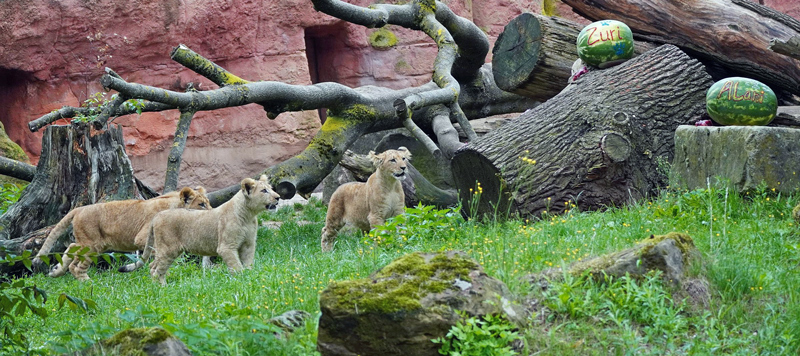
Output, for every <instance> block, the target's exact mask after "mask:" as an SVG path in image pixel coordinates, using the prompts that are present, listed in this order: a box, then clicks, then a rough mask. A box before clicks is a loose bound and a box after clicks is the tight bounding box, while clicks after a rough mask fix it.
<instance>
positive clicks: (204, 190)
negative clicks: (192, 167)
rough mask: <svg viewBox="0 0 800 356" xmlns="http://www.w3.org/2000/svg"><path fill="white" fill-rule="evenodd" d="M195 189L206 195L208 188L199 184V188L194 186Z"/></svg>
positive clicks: (198, 192)
mask: <svg viewBox="0 0 800 356" xmlns="http://www.w3.org/2000/svg"><path fill="white" fill-rule="evenodd" d="M194 190H195V191H196V192H197V194H200V195H206V188H203V187H202V186H199V185H198V186H197V188H194Z"/></svg>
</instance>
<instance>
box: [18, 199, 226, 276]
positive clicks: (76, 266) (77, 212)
mask: <svg viewBox="0 0 800 356" xmlns="http://www.w3.org/2000/svg"><path fill="white" fill-rule="evenodd" d="M176 208H188V209H211V203H210V202H209V201H208V198H207V197H206V190H205V189H204V188H203V187H198V188H197V190H194V189H192V188H189V187H186V188H183V189H181V191H180V192H169V193H167V194H164V195H162V196H158V197H155V198H152V199H147V200H139V199H130V200H116V201H110V202H105V203H97V204H91V205H85V206H81V207H77V208H75V209H72V211H70V212H69V213H68V214H67V215H66V216H64V217H63V218H62V219H61V221H59V222H58V224H56V226H55V227H54V228H53V230H52V231H50V234H49V235H47V239H46V240H45V241H44V244H42V248H41V249H39V253H38V254H37V255H36V258H35V259H34V261H33V263H34V264H36V265H41V263H42V260H41V257H42V256H44V255H47V254H49V253H50V250H51V249H52V248H53V245H55V243H56V241H58V239H59V237H61V236H62V235H63V234H64V233H66V232H67V229H68V228H69V226H70V224H71V225H72V234H73V235H74V236H75V242H74V243H73V244H70V245H69V247H67V251H69V250H71V249H73V248H74V247H75V246H78V247H80V248H85V247H88V248H89V251H88V253H101V252H105V251H111V250H113V251H121V252H133V251H136V250H141V249H142V248H143V247H144V243H146V242H147V231H148V230H149V229H147V228H145V227H146V226H149V223H150V220H152V219H153V216H154V215H156V213H158V212H160V211H163V210H167V209H176ZM181 210H183V209H181ZM140 234H141V235H142V236H139V235H140ZM137 242H140V243H137ZM61 262H62V263H60V264H58V265H57V266H56V268H55V269H53V270H52V271H51V272H50V277H59V276H63V275H64V274H65V273H66V272H67V269H69V271H70V272H71V273H72V275H73V276H75V278H77V279H78V280H81V281H85V280H88V279H89V276H88V275H87V274H86V271H87V270H88V269H89V267H90V266H91V264H92V261H91V259H89V258H84V259H73V256H69V255H68V254H64V255H63V256H62V260H61Z"/></svg>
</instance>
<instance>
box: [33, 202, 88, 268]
mask: <svg viewBox="0 0 800 356" xmlns="http://www.w3.org/2000/svg"><path fill="white" fill-rule="evenodd" d="M79 210H80V208H75V209H72V211H70V212H69V213H67V215H65V216H64V217H63V218H61V221H59V222H58V224H56V226H54V227H53V230H50V234H49V235H47V239H45V240H44V243H43V244H42V248H40V249H39V252H38V253H37V254H36V258H34V259H33V264H34V265H35V266H39V267H41V266H42V256H46V255H48V254H50V250H52V249H53V246H54V245H55V244H56V241H58V239H59V238H60V237H61V236H63V235H64V233H66V232H67V229H69V226H70V224H72V219H73V218H75V215H76V214H77V213H78V211H79Z"/></svg>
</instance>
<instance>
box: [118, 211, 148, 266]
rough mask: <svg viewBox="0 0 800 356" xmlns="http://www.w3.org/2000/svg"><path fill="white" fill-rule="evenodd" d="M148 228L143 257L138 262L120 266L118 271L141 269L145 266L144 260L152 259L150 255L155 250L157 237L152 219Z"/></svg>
mask: <svg viewBox="0 0 800 356" xmlns="http://www.w3.org/2000/svg"><path fill="white" fill-rule="evenodd" d="M147 230H148V232H147V243H146V244H145V245H144V251H143V252H142V257H141V258H140V259H139V260H138V261H136V262H133V263H128V264H127V265H124V266H122V267H120V268H119V269H118V271H120V272H133V271H135V270H137V269H139V268H140V267H142V266H144V262H145V261H147V260H149V259H150V255H151V254H152V252H153V242H154V241H155V238H154V237H153V223H152V221H151V222H150V224H149V227H148V228H147Z"/></svg>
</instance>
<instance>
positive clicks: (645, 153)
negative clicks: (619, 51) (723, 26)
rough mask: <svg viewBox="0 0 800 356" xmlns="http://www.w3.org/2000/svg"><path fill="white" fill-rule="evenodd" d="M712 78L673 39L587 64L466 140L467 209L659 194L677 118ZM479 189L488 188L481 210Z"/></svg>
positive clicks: (457, 159)
mask: <svg viewBox="0 0 800 356" xmlns="http://www.w3.org/2000/svg"><path fill="white" fill-rule="evenodd" d="M711 83H712V80H711V77H710V76H709V75H708V74H707V73H706V71H705V70H704V67H703V65H702V64H700V63H699V62H698V61H697V60H694V59H692V58H690V57H689V56H687V55H686V54H685V53H683V52H682V51H681V50H679V49H678V48H677V47H675V46H672V45H664V46H661V47H658V48H657V49H655V50H652V51H649V52H647V53H645V54H643V55H641V56H639V57H636V58H633V59H631V60H629V61H627V62H625V63H623V64H620V65H619V66H616V67H612V68H609V69H605V70H598V71H592V72H589V73H587V74H586V75H584V76H582V77H581V78H580V79H578V80H577V81H576V82H575V83H574V84H573V85H570V87H569V88H567V89H566V90H564V91H563V92H561V93H560V94H559V95H557V96H555V97H553V98H552V99H550V100H548V101H547V102H545V103H543V104H542V105H540V106H537V107H536V108H534V109H531V110H529V111H527V112H525V113H524V114H522V115H521V116H520V117H519V118H517V119H512V120H509V121H508V122H506V123H505V124H504V125H503V126H501V127H499V128H497V129H496V130H494V131H492V132H490V133H488V134H486V135H485V136H483V137H481V138H479V139H478V140H476V141H474V142H470V143H469V144H467V145H466V146H464V147H463V148H461V149H460V150H458V151H457V152H456V155H455V156H454V157H453V160H452V169H453V175H454V177H455V183H456V188H458V189H459V191H460V193H459V199H460V201H461V203H462V205H463V206H464V208H465V209H466V210H467V214H474V213H478V214H479V215H482V214H487V213H493V212H501V213H505V212H510V213H517V214H519V215H520V216H524V217H528V216H533V217H536V216H539V215H540V214H541V213H542V212H545V211H550V212H555V213H559V212H563V211H564V210H566V209H569V208H571V207H572V205H573V204H575V205H577V206H578V207H579V208H580V209H582V210H591V209H599V208H603V207H607V206H614V205H622V204H625V203H627V202H629V201H631V200H635V199H639V198H642V197H644V196H647V195H649V194H655V193H656V192H657V190H658V189H659V188H661V187H663V186H665V185H666V183H667V177H666V175H665V172H663V170H661V169H660V168H659V166H660V165H663V164H667V163H668V162H670V161H671V160H672V156H673V151H674V133H675V128H677V127H678V126H679V125H681V124H687V123H690V122H694V120H696V119H698V118H699V117H701V115H703V113H705V92H706V89H707V88H708V86H710V85H711ZM476 182H477V183H480V186H481V187H480V188H479V189H477V190H476V188H477V187H476ZM472 190H475V191H478V192H481V193H480V194H481V197H480V202H479V204H478V205H477V208H476V210H475V211H470V210H471V206H470V202H471V201H472V199H473V198H475V196H473V194H472V193H471V192H472Z"/></svg>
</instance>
